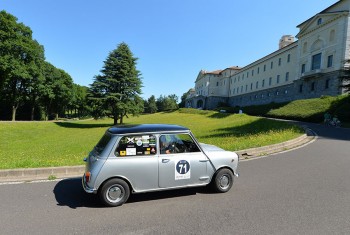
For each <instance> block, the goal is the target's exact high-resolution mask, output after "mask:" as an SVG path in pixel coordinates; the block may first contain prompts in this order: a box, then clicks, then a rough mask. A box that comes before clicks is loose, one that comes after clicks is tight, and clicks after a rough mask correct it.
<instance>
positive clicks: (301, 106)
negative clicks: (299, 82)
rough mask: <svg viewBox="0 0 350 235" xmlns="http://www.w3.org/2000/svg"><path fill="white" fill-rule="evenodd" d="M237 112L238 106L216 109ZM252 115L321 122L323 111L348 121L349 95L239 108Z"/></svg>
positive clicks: (349, 115)
mask: <svg viewBox="0 0 350 235" xmlns="http://www.w3.org/2000/svg"><path fill="white" fill-rule="evenodd" d="M222 109H224V110H226V112H229V113H237V112H238V110H239V109H240V107H233V108H232V107H230V108H228V107H220V108H218V110H222ZM241 109H242V110H243V112H244V113H247V114H249V115H254V116H265V117H274V118H281V119H291V120H299V121H307V122H316V123H319V122H322V121H323V115H324V113H325V112H329V113H330V114H331V115H332V116H334V115H337V116H338V118H339V119H340V120H341V121H342V122H348V123H349V122H350V95H341V96H336V97H334V96H322V97H321V98H315V99H306V100H295V101H292V102H288V103H270V104H266V105H252V106H246V107H242V108H241Z"/></svg>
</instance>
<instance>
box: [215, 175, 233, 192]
mask: <svg viewBox="0 0 350 235" xmlns="http://www.w3.org/2000/svg"><path fill="white" fill-rule="evenodd" d="M211 183H212V189H213V190H214V191H215V192H217V193H226V192H228V191H229V190H230V189H231V187H232V185H233V173H232V171H230V170H229V169H221V170H219V171H217V172H216V174H215V176H214V178H213V179H212V182H211Z"/></svg>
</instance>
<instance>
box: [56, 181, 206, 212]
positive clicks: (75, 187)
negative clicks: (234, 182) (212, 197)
mask: <svg viewBox="0 0 350 235" xmlns="http://www.w3.org/2000/svg"><path fill="white" fill-rule="evenodd" d="M53 193H54V194H55V198H56V201H57V205H58V206H68V207H70V208H72V209H76V208H78V207H90V208H100V207H101V208H102V207H104V206H103V205H102V204H101V203H100V201H99V198H98V196H97V195H95V194H88V193H85V192H84V190H83V188H82V186H81V178H72V179H65V180H61V181H59V182H58V183H57V184H56V186H55V188H54V190H53ZM197 193H201V194H208V193H210V191H209V190H208V189H207V188H206V187H199V188H186V189H178V190H168V191H160V192H152V193H140V194H131V195H130V197H129V200H128V201H127V202H126V204H129V203H135V202H143V201H152V200H161V199H169V198H176V197H184V196H191V195H196V194H197Z"/></svg>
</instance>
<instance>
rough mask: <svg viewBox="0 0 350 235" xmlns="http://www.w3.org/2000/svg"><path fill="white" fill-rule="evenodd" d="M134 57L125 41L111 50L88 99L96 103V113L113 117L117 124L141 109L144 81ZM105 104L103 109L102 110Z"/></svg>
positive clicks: (92, 85)
mask: <svg viewBox="0 0 350 235" xmlns="http://www.w3.org/2000/svg"><path fill="white" fill-rule="evenodd" d="M136 61H137V58H135V57H134V56H133V54H132V52H131V50H130V49H129V46H128V45H127V44H126V43H120V44H119V45H118V47H117V48H116V49H115V50H113V51H112V52H110V53H109V55H108V57H107V59H106V60H105V61H104V66H103V68H102V70H101V71H100V72H101V74H99V75H96V76H95V79H94V82H93V83H92V84H91V88H90V94H89V98H90V100H91V101H92V103H93V104H98V105H94V108H97V109H99V110H95V111H94V112H95V113H97V114H103V113H104V114H106V115H108V116H110V117H112V118H113V120H114V124H115V125H116V124H117V123H118V120H119V122H120V123H123V117H124V116H126V115H127V114H135V115H136V114H138V113H140V112H142V109H143V102H142V99H141V98H140V96H139V95H140V94H141V87H142V81H141V78H140V72H139V71H138V70H137V69H136ZM101 107H103V109H104V110H101Z"/></svg>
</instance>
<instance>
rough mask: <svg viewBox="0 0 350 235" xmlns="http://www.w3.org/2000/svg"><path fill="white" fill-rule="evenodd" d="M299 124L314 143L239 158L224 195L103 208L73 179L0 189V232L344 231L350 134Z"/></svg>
mask: <svg viewBox="0 0 350 235" xmlns="http://www.w3.org/2000/svg"><path fill="white" fill-rule="evenodd" d="M307 125H308V126H310V127H311V129H313V130H314V131H315V132H316V133H317V134H318V138H317V140H316V141H314V142H313V143H311V144H309V145H307V146H304V147H302V148H299V149H295V150H292V151H288V152H284V153H279V154H275V155H272V156H268V157H264V158H259V159H254V160H249V161H241V162H240V168H239V173H240V177H239V178H238V179H236V181H235V185H234V187H233V188H232V189H231V191H230V192H228V193H226V194H212V193H209V192H208V191H207V190H206V189H205V188H197V189H186V190H176V191H167V192H158V193H147V194H138V195H132V196H131V198H130V200H129V202H128V203H126V204H124V205H123V206H121V207H117V208H105V207H102V206H101V205H100V204H99V202H98V200H97V198H96V197H95V196H93V195H88V194H85V193H84V192H83V190H82V189H81V186H80V179H66V180H62V181H58V182H41V183H24V184H23V183H22V184H14V185H0V200H1V203H0V234H98V233H103V234H254V235H255V234H318V235H319V234H350V170H349V167H350V129H341V128H331V127H328V128H325V127H323V126H320V125H312V124H307Z"/></svg>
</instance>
